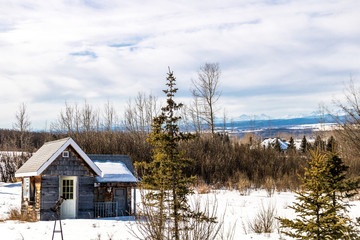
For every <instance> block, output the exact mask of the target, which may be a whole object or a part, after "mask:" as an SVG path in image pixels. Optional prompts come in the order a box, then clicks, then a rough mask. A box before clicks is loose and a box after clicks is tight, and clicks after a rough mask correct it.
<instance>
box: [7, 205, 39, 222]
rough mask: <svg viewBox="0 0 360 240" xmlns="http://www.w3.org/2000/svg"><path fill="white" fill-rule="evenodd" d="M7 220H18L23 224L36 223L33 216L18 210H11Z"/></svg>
mask: <svg viewBox="0 0 360 240" xmlns="http://www.w3.org/2000/svg"><path fill="white" fill-rule="evenodd" d="M6 220H18V221H23V222H36V218H35V216H34V215H33V214H26V213H22V212H21V211H20V210H19V209H18V208H11V209H10V213H9V216H8V218H7V219H6Z"/></svg>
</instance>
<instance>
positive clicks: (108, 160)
mask: <svg viewBox="0 0 360 240" xmlns="http://www.w3.org/2000/svg"><path fill="white" fill-rule="evenodd" d="M88 156H89V158H90V159H91V160H92V161H93V162H94V163H95V164H96V165H97V166H98V167H99V168H100V169H101V171H102V173H103V175H102V176H98V177H96V178H95V180H96V182H127V183H134V182H137V179H136V177H135V171H134V166H133V164H132V162H131V160H130V158H129V156H128V155H93V154H90V155H88Z"/></svg>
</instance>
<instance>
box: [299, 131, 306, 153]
mask: <svg viewBox="0 0 360 240" xmlns="http://www.w3.org/2000/svg"><path fill="white" fill-rule="evenodd" d="M300 148H301V151H302V152H303V153H305V152H306V151H307V150H308V142H307V140H306V137H305V135H304V137H303V138H302V140H301V145H300Z"/></svg>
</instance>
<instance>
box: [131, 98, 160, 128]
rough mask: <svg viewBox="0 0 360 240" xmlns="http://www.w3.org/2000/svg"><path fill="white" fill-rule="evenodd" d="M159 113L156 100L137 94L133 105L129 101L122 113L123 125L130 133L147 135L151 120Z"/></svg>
mask: <svg viewBox="0 0 360 240" xmlns="http://www.w3.org/2000/svg"><path fill="white" fill-rule="evenodd" d="M158 113H159V107H158V104H157V98H156V97H155V96H154V95H152V94H149V95H146V94H145V93H143V92H139V93H138V95H137V96H136V98H135V101H134V103H133V102H132V101H131V100H130V101H129V103H128V106H127V108H126V110H125V113H124V125H125V127H126V129H127V130H129V131H131V132H142V133H149V132H150V129H151V124H152V119H153V118H154V117H155V116H157V114H158Z"/></svg>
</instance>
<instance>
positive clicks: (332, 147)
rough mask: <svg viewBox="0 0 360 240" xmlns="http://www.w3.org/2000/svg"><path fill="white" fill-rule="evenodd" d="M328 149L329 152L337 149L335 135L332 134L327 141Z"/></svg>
mask: <svg viewBox="0 0 360 240" xmlns="http://www.w3.org/2000/svg"><path fill="white" fill-rule="evenodd" d="M326 151H328V152H333V151H336V141H335V138H334V137H333V136H331V137H330V138H329V139H328V141H327V144H326Z"/></svg>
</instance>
